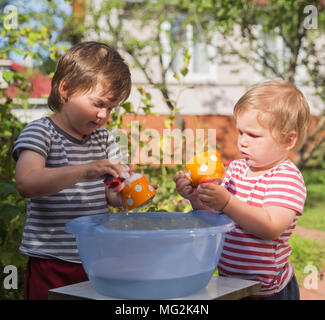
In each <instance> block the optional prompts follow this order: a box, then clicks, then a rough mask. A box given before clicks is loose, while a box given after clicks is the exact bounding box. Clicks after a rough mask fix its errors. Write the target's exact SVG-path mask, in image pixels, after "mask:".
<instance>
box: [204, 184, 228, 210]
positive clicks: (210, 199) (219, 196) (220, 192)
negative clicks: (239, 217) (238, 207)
mask: <svg viewBox="0 0 325 320" xmlns="http://www.w3.org/2000/svg"><path fill="white" fill-rule="evenodd" d="M198 197H199V199H200V200H201V202H202V203H203V204H204V205H206V206H208V207H210V208H212V209H214V210H219V211H222V210H223V209H224V208H225V207H226V206H227V204H228V202H229V200H230V197H231V195H230V193H229V192H228V191H227V190H226V189H225V188H224V187H222V186H220V185H217V184H214V183H202V184H200V187H199V188H198Z"/></svg>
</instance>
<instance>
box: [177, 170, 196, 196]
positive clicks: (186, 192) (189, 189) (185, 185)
mask: <svg viewBox="0 0 325 320" xmlns="http://www.w3.org/2000/svg"><path fill="white" fill-rule="evenodd" d="M173 180H174V181H175V183H176V190H177V192H178V193H179V194H180V195H181V196H182V197H183V198H185V199H188V200H190V199H193V198H195V197H197V190H196V188H195V187H194V186H193V183H192V181H191V179H190V178H189V177H188V176H187V175H186V174H185V173H184V172H183V171H179V172H177V174H176V175H175V176H174V177H173Z"/></svg>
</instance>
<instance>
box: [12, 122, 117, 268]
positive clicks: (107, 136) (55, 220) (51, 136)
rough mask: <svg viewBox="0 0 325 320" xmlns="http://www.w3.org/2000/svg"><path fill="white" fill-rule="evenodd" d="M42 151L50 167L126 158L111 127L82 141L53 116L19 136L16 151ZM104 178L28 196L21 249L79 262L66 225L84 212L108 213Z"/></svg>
mask: <svg viewBox="0 0 325 320" xmlns="http://www.w3.org/2000/svg"><path fill="white" fill-rule="evenodd" d="M24 149H29V150H33V151H36V152H38V153H40V154H41V155H42V156H44V158H45V159H46V165H45V166H46V167H47V168H57V167H63V166H71V165H78V164H84V163H88V162H91V161H95V160H100V159H105V158H108V159H122V155H121V152H120V148H119V146H118V144H117V143H116V142H115V138H114V136H113V135H112V133H110V132H109V131H108V130H106V129H103V128H100V129H97V130H96V131H94V132H93V133H91V134H89V135H87V136H86V137H85V138H84V140H82V141H80V140H78V139H76V138H74V137H72V136H70V135H69V134H68V133H66V132H64V131H63V130H62V129H60V128H59V127H58V126H56V125H55V123H54V122H53V121H52V120H51V119H50V118H48V117H45V118H41V119H39V120H35V121H32V122H31V123H29V124H28V125H27V126H26V127H25V128H24V130H23V131H22V132H21V134H20V136H19V137H18V139H17V140H16V142H15V145H14V150H13V157H14V159H15V160H16V161H17V160H18V157H19V155H20V153H21V151H22V150H24ZM107 212H108V208H107V201H106V195H105V187H104V183H103V179H96V180H87V181H86V180H84V181H80V182H78V183H76V184H74V185H72V186H70V187H69V188H66V189H64V190H62V191H60V192H58V193H56V194H53V195H50V196H45V197H39V198H31V199H27V220H26V225H25V228H24V232H23V238H22V242H21V245H20V248H19V250H20V252H21V253H23V254H27V255H30V256H34V257H39V258H58V259H62V260H66V261H71V262H79V263H80V258H79V254H78V250H77V245H76V240H75V237H74V236H73V235H71V234H68V233H66V232H65V231H64V229H65V224H66V222H67V221H69V220H70V219H73V218H77V217H79V216H83V215H92V214H101V213H107Z"/></svg>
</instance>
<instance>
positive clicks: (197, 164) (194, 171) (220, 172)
mask: <svg viewBox="0 0 325 320" xmlns="http://www.w3.org/2000/svg"><path fill="white" fill-rule="evenodd" d="M186 170H187V175H188V177H190V179H191V180H192V182H193V184H194V185H195V186H196V187H197V186H198V185H199V184H200V183H202V182H203V181H205V180H217V181H218V183H219V184H220V183H221V182H222V179H223V178H224V176H225V168H224V167H223V164H222V159H221V156H220V154H219V153H218V152H212V151H207V152H204V153H200V154H198V155H197V156H195V157H194V158H192V159H191V160H190V161H188V162H187V163H186Z"/></svg>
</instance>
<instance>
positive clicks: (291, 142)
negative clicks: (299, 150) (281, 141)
mask: <svg viewBox="0 0 325 320" xmlns="http://www.w3.org/2000/svg"><path fill="white" fill-rule="evenodd" d="M297 139H298V135H297V132H296V131H294V130H291V131H290V132H289V133H288V136H287V138H286V143H285V147H286V149H287V150H288V151H290V150H291V149H293V148H294V147H295V146H296V143H297Z"/></svg>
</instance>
